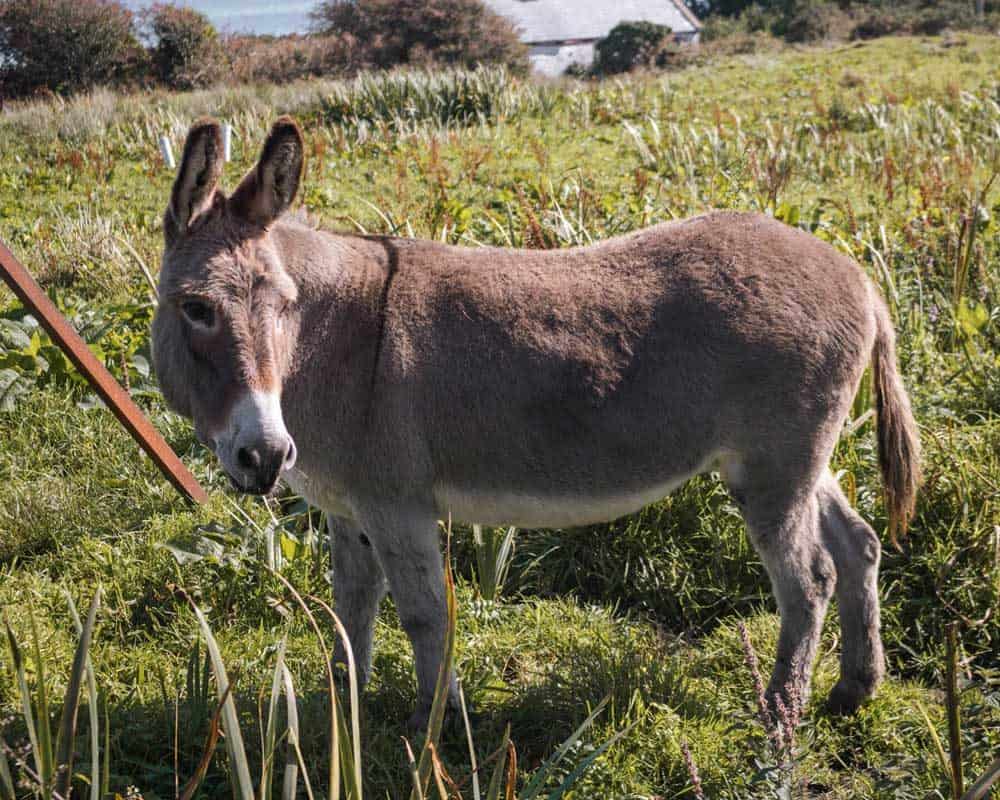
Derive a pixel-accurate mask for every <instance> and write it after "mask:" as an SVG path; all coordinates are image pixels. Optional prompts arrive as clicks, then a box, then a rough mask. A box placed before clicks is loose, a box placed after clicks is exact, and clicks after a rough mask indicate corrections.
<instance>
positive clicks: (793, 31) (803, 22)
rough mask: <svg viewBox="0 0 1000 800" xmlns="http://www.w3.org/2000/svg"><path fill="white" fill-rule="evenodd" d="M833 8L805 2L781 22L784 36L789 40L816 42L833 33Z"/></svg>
mask: <svg viewBox="0 0 1000 800" xmlns="http://www.w3.org/2000/svg"><path fill="white" fill-rule="evenodd" d="M834 14H835V12H834V10H833V8H831V7H828V6H825V5H812V4H805V5H803V6H802V7H801V8H798V9H795V10H794V11H793V12H792V13H790V14H789V16H788V17H787V19H785V20H784V22H783V28H784V31H783V33H784V37H785V40H786V41H789V42H818V41H820V40H822V39H829V38H830V36H831V34H832V33H833V16H834Z"/></svg>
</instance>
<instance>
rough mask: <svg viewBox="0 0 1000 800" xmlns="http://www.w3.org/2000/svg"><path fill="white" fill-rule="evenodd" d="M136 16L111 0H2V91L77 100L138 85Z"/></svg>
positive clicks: (0, 77) (0, 33)
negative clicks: (89, 92) (109, 87)
mask: <svg viewBox="0 0 1000 800" xmlns="http://www.w3.org/2000/svg"><path fill="white" fill-rule="evenodd" d="M141 61H142V49H141V47H140V46H139V43H138V41H137V40H136V38H135V34H134V33H133V30H132V13H131V12H130V11H129V10H128V9H126V8H125V7H124V6H123V5H122V4H121V3H117V2H110V0H0V87H2V93H3V94H4V95H6V96H8V97H23V96H25V95H30V94H34V93H36V92H38V91H40V90H49V91H51V92H56V93H58V94H72V93H74V92H79V91H83V90H86V89H90V88H92V87H94V86H97V85H100V84H114V83H120V82H122V81H125V80H130V79H133V78H134V77H135V75H136V72H137V69H138V65H139V64H140V63H141Z"/></svg>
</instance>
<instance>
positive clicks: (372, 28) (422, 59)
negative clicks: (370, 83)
mask: <svg viewBox="0 0 1000 800" xmlns="http://www.w3.org/2000/svg"><path fill="white" fill-rule="evenodd" d="M313 20H314V23H315V26H316V28H317V29H318V30H319V31H320V32H321V33H324V34H327V35H337V34H340V35H343V34H347V35H349V36H351V37H353V38H354V40H355V41H356V42H357V43H358V47H359V50H360V52H362V53H363V58H364V60H365V61H367V62H368V63H370V64H371V65H373V66H377V67H393V66H396V65H398V64H416V65H423V66H426V65H429V64H432V63H438V64H449V65H456V66H465V67H474V66H476V65H478V64H505V65H507V66H508V67H510V68H511V69H513V70H515V71H516V72H525V71H527V66H528V61H527V53H526V50H525V48H524V46H523V45H522V44H521V43H520V41H519V40H518V36H517V32H516V31H515V30H514V27H513V26H512V25H511V24H510V22H508V21H507V20H506V19H505V18H503V17H501V16H499V15H498V14H495V13H494V12H492V11H490V10H489V9H487V8H486V7H485V6H484V5H483V3H482V2H481V1H480V0H326V2H323V3H321V4H320V5H319V7H318V8H317V9H316V11H314V12H313Z"/></svg>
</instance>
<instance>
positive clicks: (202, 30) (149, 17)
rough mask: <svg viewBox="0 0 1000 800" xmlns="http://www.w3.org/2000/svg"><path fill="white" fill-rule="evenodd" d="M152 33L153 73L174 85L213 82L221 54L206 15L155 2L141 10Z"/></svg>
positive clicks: (219, 72) (191, 86)
mask: <svg viewBox="0 0 1000 800" xmlns="http://www.w3.org/2000/svg"><path fill="white" fill-rule="evenodd" d="M145 18H146V21H147V23H148V25H149V28H150V33H151V37H152V42H151V47H150V54H151V56H152V61H153V68H154V70H155V72H156V77H157V78H158V79H159V80H160V81H161V82H163V83H165V84H167V85H168V86H170V87H171V88H174V89H194V88H198V87H201V86H207V85H210V84H212V83H215V82H216V81H217V80H218V79H219V78H220V77H221V75H222V66H223V62H224V55H223V51H222V45H221V44H220V42H219V34H218V32H217V31H216V30H215V28H214V27H213V26H212V23H211V22H209V20H208V17H206V16H205V15H204V14H202V13H200V12H198V11H195V10H194V9H193V8H181V7H178V6H175V5H170V4H165V3H157V4H156V5H154V6H153V7H152V8H150V9H149V11H147V12H146V13H145Z"/></svg>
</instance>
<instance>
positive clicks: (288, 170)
mask: <svg viewBox="0 0 1000 800" xmlns="http://www.w3.org/2000/svg"><path fill="white" fill-rule="evenodd" d="M304 163H305V142H304V141H303V139H302V131H301V130H300V129H299V126H298V125H297V124H296V122H295V120H293V119H292V118H291V117H281V118H280V119H279V120H278V121H277V122H275V123H274V127H272V128H271V133H270V134H268V137H267V141H266V142H264V149H263V150H262V151H261V154H260V160H259V161H258V162H257V166H255V167H254V168H253V169H252V170H250V172H248V173H247V175H246V177H245V178H243V180H242V181H241V182H240V185H239V186H238V187H237V188H236V191H235V192H233V196H232V197H231V198H230V201H229V204H230V205H229V207H230V209H231V210H232V212H233V213H234V214H235V215H236V216H239V217H242V218H243V219H246V220H249V221H250V222H253V223H255V224H257V225H261V226H263V227H267V226H268V225H270V224H271V223H272V222H274V221H275V220H276V219H277V218H278V217H280V216H281V215H282V214H283V213H284V212H285V211H286V210H287V209H288V207H289V206H290V205H291V204H292V201H293V200H294V199H295V194H296V193H297V192H298V190H299V181H300V180H301V179H302V165H303V164H304Z"/></svg>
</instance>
